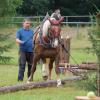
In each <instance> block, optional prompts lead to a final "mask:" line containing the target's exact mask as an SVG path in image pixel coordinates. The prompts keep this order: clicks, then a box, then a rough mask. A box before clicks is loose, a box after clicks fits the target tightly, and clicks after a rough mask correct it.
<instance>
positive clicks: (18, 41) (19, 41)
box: [16, 39, 25, 44]
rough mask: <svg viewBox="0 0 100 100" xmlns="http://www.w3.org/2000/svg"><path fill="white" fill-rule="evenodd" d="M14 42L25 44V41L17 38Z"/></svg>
mask: <svg viewBox="0 0 100 100" xmlns="http://www.w3.org/2000/svg"><path fill="white" fill-rule="evenodd" d="M16 43H18V44H25V41H21V40H19V39H16Z"/></svg>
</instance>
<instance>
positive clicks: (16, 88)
mask: <svg viewBox="0 0 100 100" xmlns="http://www.w3.org/2000/svg"><path fill="white" fill-rule="evenodd" d="M76 80H82V77H80V76H73V77H69V78H65V79H62V80H61V82H62V84H65V83H67V82H69V81H76ZM50 86H57V80H48V81H42V82H31V83H22V84H17V85H12V86H4V87H0V94H1V93H9V92H16V91H20V90H29V89H34V88H42V87H50Z"/></svg>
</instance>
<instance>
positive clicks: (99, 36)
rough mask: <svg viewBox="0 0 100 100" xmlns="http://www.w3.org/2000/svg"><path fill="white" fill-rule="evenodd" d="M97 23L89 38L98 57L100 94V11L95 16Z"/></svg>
mask: <svg viewBox="0 0 100 100" xmlns="http://www.w3.org/2000/svg"><path fill="white" fill-rule="evenodd" d="M95 20H96V23H97V25H96V26H95V25H94V24H93V25H92V29H91V31H90V32H89V34H88V35H89V40H90V41H91V43H92V48H93V50H94V52H95V54H96V56H97V59H98V72H97V91H98V96H100V13H98V14H97V16H96V17H95Z"/></svg>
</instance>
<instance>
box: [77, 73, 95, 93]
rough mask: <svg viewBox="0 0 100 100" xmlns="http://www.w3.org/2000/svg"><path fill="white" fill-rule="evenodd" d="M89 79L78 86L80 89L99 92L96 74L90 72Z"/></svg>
mask: <svg viewBox="0 0 100 100" xmlns="http://www.w3.org/2000/svg"><path fill="white" fill-rule="evenodd" d="M87 77H88V78H87V79H86V80H82V81H81V82H80V84H79V85H78V86H79V87H80V88H83V89H86V90H88V91H94V92H95V93H96V92H97V84H96V79H97V77H96V72H88V74H87Z"/></svg>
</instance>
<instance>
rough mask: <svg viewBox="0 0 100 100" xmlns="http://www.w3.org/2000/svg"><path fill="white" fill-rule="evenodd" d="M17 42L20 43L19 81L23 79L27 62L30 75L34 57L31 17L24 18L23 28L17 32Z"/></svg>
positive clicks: (28, 74)
mask: <svg viewBox="0 0 100 100" xmlns="http://www.w3.org/2000/svg"><path fill="white" fill-rule="evenodd" d="M16 43H18V44H19V73H18V81H23V78H24V72H25V66H26V62H27V64H28V72H27V77H29V76H30V72H31V67H32V58H33V31H32V30H31V29H30V20H29V19H24V21H23V28H21V29H19V30H18V31H17V32H16Z"/></svg>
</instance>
